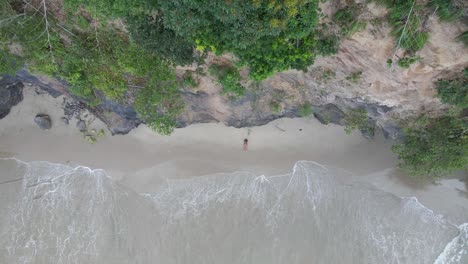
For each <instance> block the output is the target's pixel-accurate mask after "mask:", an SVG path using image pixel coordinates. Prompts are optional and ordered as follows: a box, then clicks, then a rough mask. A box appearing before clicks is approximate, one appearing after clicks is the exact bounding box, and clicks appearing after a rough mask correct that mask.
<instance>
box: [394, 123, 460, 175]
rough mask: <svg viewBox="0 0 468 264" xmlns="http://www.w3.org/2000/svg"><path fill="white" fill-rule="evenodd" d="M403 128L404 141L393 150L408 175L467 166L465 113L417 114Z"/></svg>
mask: <svg viewBox="0 0 468 264" xmlns="http://www.w3.org/2000/svg"><path fill="white" fill-rule="evenodd" d="M404 132H405V138H404V141H403V142H402V143H401V144H397V145H395V146H393V148H392V150H393V151H394V152H395V153H396V154H397V155H398V158H399V159H400V167H401V168H403V169H404V170H405V171H407V172H408V173H409V174H410V175H411V176H413V177H418V178H433V177H440V176H443V175H445V174H447V173H450V172H452V171H455V170H461V169H466V168H468V167H467V166H468V120H467V118H466V117H464V118H463V117H459V116H449V115H445V116H442V117H438V118H434V119H427V118H420V119H419V122H415V125H412V126H410V127H408V128H406V129H405V131H404Z"/></svg>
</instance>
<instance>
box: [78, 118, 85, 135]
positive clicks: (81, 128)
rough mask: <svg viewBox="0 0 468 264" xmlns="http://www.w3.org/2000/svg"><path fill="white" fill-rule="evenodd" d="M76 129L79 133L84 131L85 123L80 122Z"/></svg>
mask: <svg viewBox="0 0 468 264" xmlns="http://www.w3.org/2000/svg"><path fill="white" fill-rule="evenodd" d="M76 127H77V128H78V129H79V130H80V131H81V132H83V131H86V122H85V121H83V120H80V121H78V122H77V123H76Z"/></svg>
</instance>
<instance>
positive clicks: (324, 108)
mask: <svg viewBox="0 0 468 264" xmlns="http://www.w3.org/2000/svg"><path fill="white" fill-rule="evenodd" d="M314 117H315V118H317V120H318V121H319V122H320V123H322V124H325V125H326V124H329V123H332V124H337V125H341V126H343V125H344V118H345V113H344V112H343V111H342V110H341V109H340V108H338V106H336V105H334V104H326V105H320V106H315V107H314Z"/></svg>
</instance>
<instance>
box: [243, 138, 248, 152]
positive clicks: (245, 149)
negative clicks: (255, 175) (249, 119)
mask: <svg viewBox="0 0 468 264" xmlns="http://www.w3.org/2000/svg"><path fill="white" fill-rule="evenodd" d="M248 148H249V140H248V139H244V151H247V150H248Z"/></svg>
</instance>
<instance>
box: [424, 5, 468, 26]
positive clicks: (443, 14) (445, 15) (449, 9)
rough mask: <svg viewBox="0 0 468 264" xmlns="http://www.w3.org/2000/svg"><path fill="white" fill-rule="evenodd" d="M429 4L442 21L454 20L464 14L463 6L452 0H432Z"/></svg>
mask: <svg viewBox="0 0 468 264" xmlns="http://www.w3.org/2000/svg"><path fill="white" fill-rule="evenodd" d="M428 5H429V6H430V7H431V8H432V9H433V10H434V11H435V12H436V13H437V15H438V16H439V18H440V20H441V21H445V22H452V21H455V20H457V19H458V18H460V17H461V15H462V14H463V8H461V7H457V6H455V5H454V4H453V3H452V0H431V1H429V2H428Z"/></svg>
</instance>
